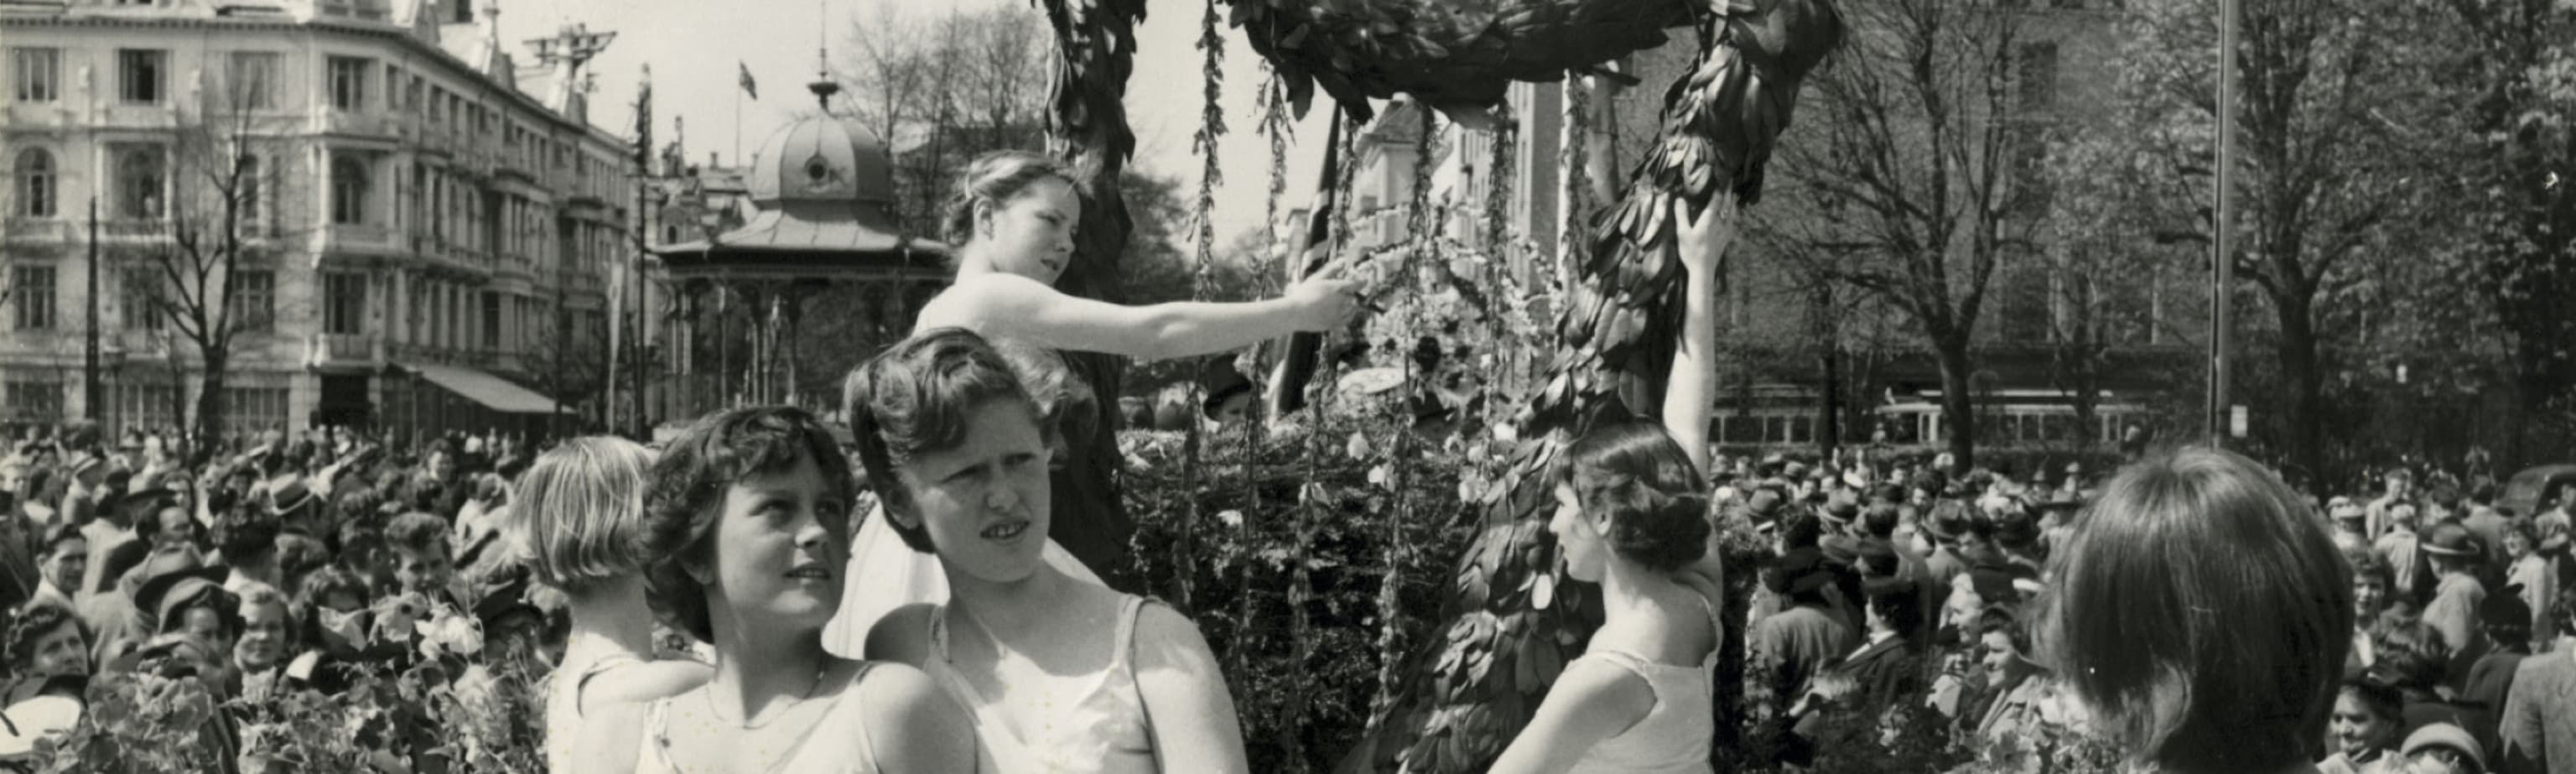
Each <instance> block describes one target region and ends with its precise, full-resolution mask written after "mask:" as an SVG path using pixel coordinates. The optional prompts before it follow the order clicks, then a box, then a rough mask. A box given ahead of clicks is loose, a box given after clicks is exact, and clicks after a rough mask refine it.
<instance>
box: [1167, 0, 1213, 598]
mask: <svg viewBox="0 0 2576 774" xmlns="http://www.w3.org/2000/svg"><path fill="white" fill-rule="evenodd" d="M1198 49H1199V51H1200V52H1201V53H1202V54H1203V55H1204V60H1203V61H1204V64H1202V65H1201V67H1200V71H1201V76H1202V78H1201V80H1202V82H1203V83H1204V84H1205V86H1204V87H1203V88H1202V90H1201V92H1200V93H1201V95H1202V96H1203V97H1205V99H1206V103H1205V105H1204V106H1203V107H1201V108H1200V110H1199V131H1198V134H1197V136H1195V137H1192V138H1191V140H1190V149H1191V150H1192V151H1195V152H1197V153H1198V154H1199V158H1200V159H1201V160H1202V161H1201V164H1200V167H1199V196H1198V202H1197V207H1198V212H1197V213H1196V217H1195V218H1194V219H1195V220H1196V221H1197V224H1196V225H1197V228H1196V229H1195V233H1194V234H1193V236H1194V237H1195V239H1194V241H1195V242H1196V247H1197V252H1198V256H1197V257H1198V265H1197V266H1195V267H1193V268H1192V270H1191V272H1190V300H1192V301H1206V300H1207V297H1208V286H1209V284H1210V283H1211V279H1212V277H1213V275H1214V273H1215V272H1214V269H1213V268H1212V264H1211V263H1210V262H1211V261H1212V260H1213V255H1212V253H1214V252H1215V249H1216V225H1215V223H1214V222H1213V221H1212V220H1210V218H1209V215H1210V214H1211V213H1213V212H1214V211H1215V210H1216V186H1217V185H1218V184H1219V183H1221V182H1223V180H1224V173H1223V171H1222V170H1220V169H1219V168H1218V166H1217V138H1219V137H1222V136H1224V135H1225V109H1224V108H1223V106H1222V105H1220V104H1219V102H1218V100H1219V98H1221V97H1222V96H1223V95H1224V85H1225V37H1224V36H1222V35H1219V34H1218V32H1217V13H1216V0H1207V8H1206V11H1205V12H1204V13H1202V14H1201V15H1200V16H1199V40H1198ZM1209 363H1210V361H1205V360H1202V361H1200V363H1199V367H1198V369H1197V370H1198V371H1199V372H1200V373H1197V374H1193V375H1192V376H1193V377H1194V378H1191V379H1190V381H1189V382H1188V384H1189V396H1190V398H1189V403H1190V406H1191V407H1203V406H1205V405H1207V403H1206V401H1207V394H1206V385H1205V384H1204V381H1205V380H1204V379H1203V378H1197V377H1204V376H1205V371H1206V370H1207V368H1208V366H1209ZM1203 424H1204V422H1202V421H1201V418H1200V416H1199V415H1198V414H1197V413H1192V415H1191V416H1190V421H1189V423H1188V425H1186V426H1185V427H1184V428H1183V436H1182V440H1181V498H1182V499H1183V500H1184V501H1185V502H1184V504H1183V505H1182V510H1181V529H1180V535H1179V540H1178V541H1177V542H1179V545H1178V546H1175V549H1176V550H1174V551H1173V552H1172V553H1173V557H1172V565H1173V567H1174V569H1176V570H1177V572H1174V573H1173V579H1174V580H1175V581H1176V582H1177V586H1176V587H1175V588H1174V597H1175V600H1176V601H1177V602H1179V606H1180V608H1181V609H1183V610H1188V609H1190V597H1191V593H1190V592H1191V588H1190V587H1191V585H1192V581H1191V577H1190V576H1191V575H1192V574H1193V573H1194V572H1195V567H1196V558H1197V556H1198V531H1199V510H1200V509H1199V505H1200V502H1199V486H1198V477H1199V445H1200V443H1201V436H1202V435H1204V433H1203V432H1202V428H1201V425H1203Z"/></svg>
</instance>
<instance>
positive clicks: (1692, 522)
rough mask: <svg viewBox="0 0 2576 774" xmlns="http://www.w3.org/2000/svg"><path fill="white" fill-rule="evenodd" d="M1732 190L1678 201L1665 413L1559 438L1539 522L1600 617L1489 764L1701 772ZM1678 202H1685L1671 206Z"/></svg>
mask: <svg viewBox="0 0 2576 774" xmlns="http://www.w3.org/2000/svg"><path fill="white" fill-rule="evenodd" d="M1731 206H1732V199H1730V198H1724V197H1721V198H1720V199H1718V200H1717V201H1714V202H1711V206H1710V207H1709V208H1708V209H1707V210H1706V211H1704V212H1702V213H1700V214H1699V217H1697V218H1693V217H1691V213H1689V212H1687V211H1677V212H1675V213H1674V217H1675V219H1676V220H1677V221H1679V223H1680V228H1679V229H1678V231H1679V239H1678V241H1677V245H1676V246H1677V248H1678V249H1679V250H1680V252H1681V258H1682V265H1683V266H1684V267H1685V268H1686V269H1687V270H1688V271H1689V274H1690V276H1689V280H1688V282H1689V286H1688V290H1687V291H1686V296H1685V298H1687V299H1688V301H1687V307H1686V309H1685V311H1684V315H1685V317H1684V322H1683V330H1684V331H1685V333H1684V335H1683V336H1682V337H1681V341H1680V343H1679V345H1678V346H1677V347H1676V352H1675V353H1674V358H1673V370H1672V377H1671V384H1670V385H1669V388H1668V389H1669V392H1668V393H1667V394H1666V397H1665V403H1664V417H1663V420H1664V421H1663V423H1662V424H1657V423H1654V422H1648V421H1643V420H1628V421H1621V422H1616V423H1612V424H1609V425H1606V426H1600V427H1595V428H1593V429H1591V430H1589V431H1588V432H1586V433H1584V434H1583V436H1582V437H1581V438H1579V439H1577V440H1576V441H1575V442H1574V443H1573V445H1572V446H1571V447H1569V448H1567V449H1566V450H1565V451H1564V452H1563V456H1562V458H1561V459H1562V461H1561V462H1560V463H1559V464H1558V466H1557V468H1556V471H1555V473H1554V476H1555V484H1556V487H1555V488H1556V500H1557V510H1556V516H1555V518H1554V519H1553V520H1551V521H1549V522H1548V531H1549V532H1551V533H1553V534H1555V536H1556V540H1557V547H1558V556H1559V557H1560V558H1561V559H1562V561H1564V563H1565V574H1566V575H1567V576H1568V577H1571V578H1574V579H1575V580H1580V581H1586V582H1591V583H1598V584H1601V602H1602V624H1601V629H1600V630H1599V631H1596V632H1593V634H1592V642H1591V645H1590V646H1589V647H1588V648H1586V650H1585V651H1584V654H1583V655H1582V656H1581V657H1579V658H1576V659H1574V660H1573V661H1572V662H1571V663H1568V664H1566V666H1565V671H1564V673H1563V674H1562V675H1560V676H1558V677H1557V680H1556V684H1555V685H1554V686H1552V687H1550V688H1549V689H1548V692H1547V699H1546V700H1545V701H1543V702H1541V703H1540V704H1539V708H1538V712H1537V714H1536V715H1534V716H1533V717H1531V719H1530V724H1529V726H1528V727H1527V728H1525V729H1523V730H1522V731H1521V734H1520V736H1519V737H1518V738H1516V739H1513V740H1512V744H1511V746H1510V747H1509V748H1506V749H1505V750H1504V751H1503V756H1502V758H1501V759H1500V760H1498V761H1496V762H1495V764H1494V768H1493V771H1496V772H1565V771H1579V772H1705V771H1708V770H1709V762H1708V761H1709V742H1710V739H1711V735H1712V733H1713V731H1714V729H1715V726H1716V718H1715V716H1714V715H1713V713H1712V709H1711V706H1712V705H1711V704H1710V702H1709V695H1710V691H1711V686H1712V682H1711V680H1712V679H1713V678H1712V672H1713V670H1714V669H1715V667H1716V659H1717V648H1718V643H1719V642H1721V641H1722V640H1724V635H1723V634H1722V632H1721V627H1723V626H1724V619H1723V617H1721V616H1720V615H1719V613H1718V610H1719V608H1720V606H1721V604H1722V603H1721V601H1720V600H1721V597H1720V596H1719V591H1718V590H1719V589H1720V588H1722V583H1720V582H1719V581H1718V580H1717V579H1715V578H1713V577H1711V576H1714V575H1716V574H1717V573H1716V572H1715V563H1714V559H1713V557H1714V553H1713V552H1712V551H1711V550H1710V548H1711V547H1710V545H1709V538H1710V532H1711V530H1710V525H1709V522H1708V512H1709V506H1708V499H1707V496H1706V495H1705V494H1703V492H1704V491H1705V489H1704V485H1703V484H1702V478H1701V477H1700V470H1701V468H1702V467H1703V466H1705V465H1706V464H1707V454H1708V436H1707V432H1708V431H1707V428H1708V406H1709V405H1710V398H1711V397H1712V396H1711V395H1710V391H1711V390H1712V389H1713V385H1714V384H1715V382H1716V373H1715V371H1716V367H1715V361H1714V360H1712V359H1711V355H1712V354H1713V353H1712V352H1711V350H1712V349H1713V347H1714V345H1715V339H1716V326H1715V322H1714V320H1712V319H1710V314H1711V312H1710V307H1712V306H1713V305H1715V304H1716V303H1717V279H1716V264H1717V259H1718V258H1719V257H1720V256H1721V255H1723V254H1724V253H1725V251H1726V246H1727V243H1728V242H1730V241H1732V240H1733V237H1734V234H1733V232H1732V222H1733V218H1732V217H1731V213H1730V212H1727V211H1726V210H1728V209H1731ZM1675 209H1676V210H1680V209H1681V205H1678V204H1677V206H1676V207H1675Z"/></svg>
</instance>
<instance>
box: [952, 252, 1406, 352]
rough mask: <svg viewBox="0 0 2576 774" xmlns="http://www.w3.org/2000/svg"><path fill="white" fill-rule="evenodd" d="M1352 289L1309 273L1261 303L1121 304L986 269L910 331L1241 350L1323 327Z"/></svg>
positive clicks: (1337, 315)
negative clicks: (944, 329) (955, 330)
mask: <svg viewBox="0 0 2576 774" xmlns="http://www.w3.org/2000/svg"><path fill="white" fill-rule="evenodd" d="M1355 291H1356V288H1355V286H1353V285H1352V284H1351V283H1349V282H1346V281H1343V280H1340V279H1333V278H1329V277H1327V278H1321V279H1310V280H1307V281H1304V282H1300V283H1297V285H1295V286H1293V287H1290V288H1289V289H1288V292H1287V294H1286V295H1282V296H1280V297H1278V298H1273V299H1267V300H1262V301H1246V302H1237V303H1215V302H1201V301H1174V302H1170V303H1163V304H1153V305H1150V306H1126V305H1121V304H1112V303H1107V302H1103V301H1095V300H1092V299H1087V298H1079V297H1075V296H1070V295H1066V294H1064V293H1061V292H1057V291H1056V289H1054V288H1051V287H1048V286H1046V285H1045V284H1043V283H1040V282H1038V281H1036V280H1032V279H1029V278H1026V277H1020V276H1014V275H1008V274H1002V273H992V274H983V275H977V276H975V277H972V278H968V279H964V280H961V281H960V282H959V283H958V284H957V285H956V286H955V287H952V288H950V290H949V292H947V293H944V294H941V295H940V297H939V299H938V300H937V301H933V302H931V304H930V306H929V307H927V308H925V309H923V310H922V312H921V320H920V322H918V323H917V324H916V326H915V328H916V329H928V328H935V327H942V326H955V327H961V328H966V329H969V330H973V331H975V332H977V333H982V334H984V335H987V336H996V337H1006V338H1013V339H1019V340H1021V341H1026V342H1029V343H1032V344H1037V345H1039V346H1043V347H1048V348H1050V349H1069V350H1079V351H1084V352H1107V353H1110V354H1114V355H1124V356H1127V357H1132V358H1137V359H1140V360H1160V359H1166V358H1176V357H1189V356H1193V355H1205V354H1211V353H1216V352H1225V351H1228V350H1235V349H1241V348H1244V347H1248V346H1251V345H1253V344H1255V343H1258V342H1261V341H1263V340H1266V339H1270V338H1275V337H1278V336H1281V335H1284V334H1288V333H1293V332H1297V331H1321V330H1330V329H1332V328H1334V327H1336V326H1339V325H1341V324H1342V322H1343V321H1345V320H1347V319H1349V317H1350V315H1351V313H1352V312H1353V310H1355V309H1356V308H1357V306H1358V301H1357V296H1356V292H1355Z"/></svg>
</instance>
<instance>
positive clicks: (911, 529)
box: [841, 328, 1048, 553]
mask: <svg viewBox="0 0 2576 774" xmlns="http://www.w3.org/2000/svg"><path fill="white" fill-rule="evenodd" d="M841 399H842V405H843V406H844V407H846V409H847V411H846V413H847V414H848V416H849V418H850V435H851V436H852V437H853V439H854V440H855V442H856V443H857V445H858V449H859V463H860V465H862V466H864V467H865V468H866V469H867V474H868V486H869V488H870V489H871V490H873V491H874V492H875V494H876V496H877V501H878V502H880V503H883V504H884V505H885V509H886V513H888V514H902V515H905V516H910V517H912V518H913V524H911V525H910V526H906V525H905V524H904V523H903V521H902V520H899V519H898V520H890V523H889V524H888V526H891V527H893V528H894V531H895V534H897V535H900V536H902V537H903V543H904V545H907V546H911V547H912V550H915V551H920V552H922V553H933V552H935V551H936V549H935V548H934V547H933V546H932V545H931V542H930V530H929V527H928V525H926V524H923V523H921V520H920V514H919V512H918V511H916V510H914V503H913V500H912V493H911V491H910V490H909V489H907V488H906V487H905V486H904V484H903V479H902V477H901V475H900V474H899V472H898V471H900V470H901V469H902V467H903V466H905V465H909V464H911V463H912V461H913V459H915V458H916V457H919V456H920V455H922V454H924V453H928V452H934V451H938V450H941V449H949V448H954V447H956V446H957V445H958V444H960V443H964V442H965V440H966V420H967V417H968V415H970V414H971V413H973V412H974V410H975V409H977V408H980V407H982V406H983V405H984V404H986V403H990V402H993V401H1010V402H1013V403H1016V404H1017V405H1020V406H1022V407H1025V408H1027V409H1028V410H1029V418H1030V420H1031V421H1033V422H1039V423H1040V425H1041V427H1042V428H1043V427H1044V426H1045V425H1046V424H1048V423H1046V422H1044V421H1043V415H1042V409H1041V408H1040V407H1039V405H1038V403H1037V401H1035V400H1033V399H1032V398H1030V397H1029V391H1028V387H1027V386H1025V385H1024V384H1023V383H1022V382H1021V376H1020V374H1019V373H1018V372H1016V371H1014V370H1012V368H1011V363H1010V361H1009V360H1007V359H1006V358H1004V357H1003V355H1002V354H1001V353H1000V352H999V351H996V350H995V349H994V347H993V345H992V343H990V342H987V341H986V340H985V339H984V337H982V336H979V335H976V334H975V332H973V331H969V330H966V329H964V328H935V329H932V330H927V331H922V332H920V333H916V334H913V336H912V338H908V339H904V340H903V341H901V342H897V343H896V344H895V345H894V346H892V347H889V348H887V349H886V351H884V352H882V353H879V354H878V355H877V356H876V357H875V358H872V359H870V360H868V362H866V363H864V364H861V365H860V366H859V367H858V368H856V369H853V370H851V371H850V375H849V377H848V378H847V379H844V380H843V381H842V383H841Z"/></svg>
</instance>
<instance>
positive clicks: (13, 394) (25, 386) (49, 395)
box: [8, 373, 63, 425]
mask: <svg viewBox="0 0 2576 774" xmlns="http://www.w3.org/2000/svg"><path fill="white" fill-rule="evenodd" d="M8 390H9V394H8V401H9V419H10V421H13V422H41V423H45V424H48V425H51V424H53V423H56V422H60V421H62V417H63V379H62V377H61V376H59V375H55V374H41V375H39V374H24V373H20V374H11V375H9V381H8Z"/></svg>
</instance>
